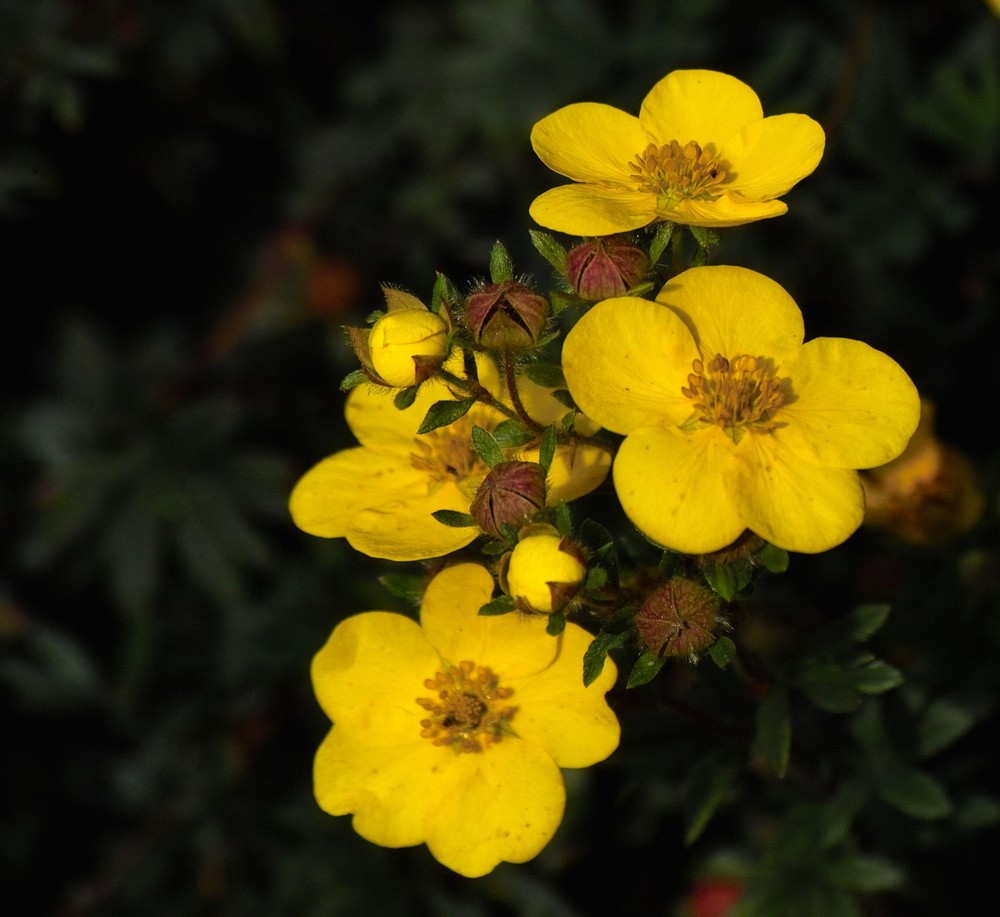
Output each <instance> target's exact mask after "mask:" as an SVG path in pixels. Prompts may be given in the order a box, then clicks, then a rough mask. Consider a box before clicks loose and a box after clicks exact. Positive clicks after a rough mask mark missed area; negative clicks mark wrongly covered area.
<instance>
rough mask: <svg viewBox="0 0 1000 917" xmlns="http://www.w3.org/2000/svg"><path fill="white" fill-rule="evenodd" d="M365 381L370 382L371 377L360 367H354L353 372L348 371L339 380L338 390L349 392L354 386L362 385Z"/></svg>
mask: <svg viewBox="0 0 1000 917" xmlns="http://www.w3.org/2000/svg"><path fill="white" fill-rule="evenodd" d="M365 382H371V379H369V378H368V376H366V375H365V374H364V373H363V372H362V371H361V370H360V369H356V370H354V371H353V372H349V373H348V374H347V375H346V376H344V378H343V379H341V380H340V390H341V391H342V392H349V391H350V390H351V389H352V388H354V387H355V386H358V385H363V384H364V383H365Z"/></svg>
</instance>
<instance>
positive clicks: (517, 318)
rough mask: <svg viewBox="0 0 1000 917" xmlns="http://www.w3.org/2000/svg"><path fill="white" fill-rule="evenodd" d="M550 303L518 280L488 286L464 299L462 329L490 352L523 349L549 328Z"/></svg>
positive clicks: (533, 342) (536, 340)
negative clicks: (467, 331) (464, 328)
mask: <svg viewBox="0 0 1000 917" xmlns="http://www.w3.org/2000/svg"><path fill="white" fill-rule="evenodd" d="M551 314H552V307H551V305H549V301H548V300H547V299H546V298H545V297H544V296H542V295H540V294H538V293H536V292H535V291H534V290H532V289H531V287H529V286H527V285H526V284H523V283H521V282H520V281H518V280H504V281H503V282H501V283H489V284H486V285H485V286H483V287H480V289H478V290H476V292H474V293H472V294H471V295H470V296H468V297H467V298H466V300H465V310H464V316H465V326H466V327H467V328H468V329H469V333H470V334H471V335H472V337H473V339H474V340H475V341H476V342H477V343H478V344H482V346H483V347H486V348H488V349H490V350H501V351H510V350H524V349H526V348H528V347H531V346H533V345H534V344H536V343H538V341H539V339H540V338H541V337H542V335H543V334H544V333H545V330H546V328H547V327H548V322H549V317H550V316H551Z"/></svg>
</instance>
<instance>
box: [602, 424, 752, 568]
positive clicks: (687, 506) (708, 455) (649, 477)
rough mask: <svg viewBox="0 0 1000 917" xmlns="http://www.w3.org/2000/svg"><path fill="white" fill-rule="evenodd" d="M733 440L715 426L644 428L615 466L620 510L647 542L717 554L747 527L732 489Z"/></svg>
mask: <svg viewBox="0 0 1000 917" xmlns="http://www.w3.org/2000/svg"><path fill="white" fill-rule="evenodd" d="M735 448H736V446H735V444H734V443H733V441H732V440H731V439H730V438H729V437H728V436H726V434H725V433H723V432H722V430H721V429H719V428H718V427H708V428H705V429H701V430H694V431H691V432H685V431H682V430H678V429H677V428H676V427H645V428H643V429H640V430H637V431H636V432H634V433H632V434H631V435H630V436H628V437H627V438H626V439H625V441H624V442H623V443H622V445H621V447H620V449H619V450H618V455H617V456H616V457H615V464H614V471H613V476H614V482H615V490H616V491H617V492H618V499H619V501H620V502H621V505H622V509H624V510H625V513H626V514H627V515H628V517H629V518H630V519H631V520H632V522H633V523H634V524H635V525H636V527H637V528H638V529H639V530H640V531H641V532H643V533H644V534H645V535H646V536H647V537H648V538H650V539H651V540H652V541H654V542H656V543H657V544H660V545H662V546H663V547H666V548H672V549H674V550H675V551H682V552H684V553H686V554H705V553H707V552H710V551H718V550H719V549H721V548H724V547H726V545H728V544H730V543H731V542H733V541H734V540H735V539H736V538H737V537H738V536H739V535H740V533H741V532H742V531H743V529H744V528H745V527H746V525H745V522H744V520H743V519H742V517H741V515H740V511H739V508H738V504H737V500H738V498H739V497H738V493H737V492H736V490H735V487H734V484H735V483H736V482H735V473H736V459H735V458H734V455H733V451H734V449H735Z"/></svg>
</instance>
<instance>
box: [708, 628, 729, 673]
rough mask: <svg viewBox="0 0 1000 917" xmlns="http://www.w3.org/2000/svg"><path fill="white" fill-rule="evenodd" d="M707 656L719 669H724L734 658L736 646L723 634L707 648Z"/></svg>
mask: <svg viewBox="0 0 1000 917" xmlns="http://www.w3.org/2000/svg"><path fill="white" fill-rule="evenodd" d="M708 655H709V656H711V657H712V662H714V663H715V664H716V665H717V666H718V667H719V668H720V669H724V668H725V667H726V666H727V665H729V663H730V662H732V661H733V660H734V659H735V658H736V644H735V643H733V641H732V640H730V639H729V637H727V636H725V634H723V635H722V636H721V637H717V638H716V640H715V643H713V644H712V645H711V646H710V647H709V648H708Z"/></svg>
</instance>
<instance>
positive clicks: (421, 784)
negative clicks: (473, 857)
mask: <svg viewBox="0 0 1000 917" xmlns="http://www.w3.org/2000/svg"><path fill="white" fill-rule="evenodd" d="M382 712H383V717H384V720H385V721H387V722H388V723H389V724H392V725H393V728H391V729H390V733H391V734H392V735H396V734H397V733H398V732H399V728H398V725H396V724H397V723H398V721H401V720H405V719H406V715H405V714H403V713H402V712H401V711H398V710H395V709H393V708H391V707H386V708H384V709H383V711H382ZM411 724H412V726H413V728H414V735H415V736H416V738H415V740H410V741H398V740H397V741H387V740H385V738H384V737H383V736H382V735H381V734H380V733H379V732H378V730H377V729H374V730H371V731H359V730H357V729H354V728H353V727H350V728H349V727H341V726H334V728H333V729H332V730H331V731H330V733H329V734H328V735H327V737H326V738H325V739H324V740H323V742H322V743H321V744H320V747H319V749H318V751H317V753H316V759H315V763H314V766H313V789H314V793H315V796H316V801H317V803H318V804H319V806H320V808H321V809H323V810H324V811H325V812H329V813H330V814H331V815H347V814H350V813H353V814H354V820H353V825H354V829H355V830H356V831H357V832H358V834H360V835H361V836H362V837H364V838H366V839H367V840H369V841H372V842H373V843H375V844H381V845H382V846H383V847H407V846H411V845H413V844H420V843H422V842H423V841H424V839H425V836H426V823H427V821H428V812H429V806H431V805H432V804H433V803H434V799H433V797H432V796H431V794H430V793H428V792H427V791H426V790H427V787H428V785H430V786H431V787H434V786H435V785H436V782H437V781H439V780H440V774H439V773H438V772H437V771H439V770H440V765H441V762H442V760H443V761H444V763H445V764H447V763H448V758H450V757H453V755H454V753H453V752H452V751H451V750H450V749H447V748H440V747H437V746H434V745H432V744H431V743H430V742H429V741H428V740H427V739H423V738H421V737H420V732H419V730H420V724H419V720H418V719H412V720H411ZM436 769H437V770H436Z"/></svg>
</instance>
